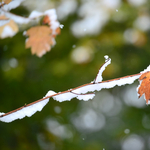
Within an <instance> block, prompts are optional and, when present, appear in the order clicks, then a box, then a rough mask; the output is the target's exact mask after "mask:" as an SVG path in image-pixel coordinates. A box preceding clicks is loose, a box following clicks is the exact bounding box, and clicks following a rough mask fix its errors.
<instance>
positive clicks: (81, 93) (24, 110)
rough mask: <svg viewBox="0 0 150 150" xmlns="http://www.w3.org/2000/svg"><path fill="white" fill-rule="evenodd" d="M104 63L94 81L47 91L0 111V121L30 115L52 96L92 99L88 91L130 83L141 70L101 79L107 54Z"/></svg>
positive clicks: (59, 98) (65, 99)
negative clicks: (14, 107) (105, 79)
mask: <svg viewBox="0 0 150 150" xmlns="http://www.w3.org/2000/svg"><path fill="white" fill-rule="evenodd" d="M105 59H106V60H105V63H104V64H103V65H102V67H101V68H100V70H99V72H98V75H97V76H96V79H95V80H94V82H91V83H87V84H84V85H81V86H79V87H76V88H73V89H70V90H67V91H63V92H59V93H56V92H54V91H51V90H50V91H48V93H47V94H46V96H45V97H44V98H42V99H40V100H37V101H35V102H32V103H30V104H27V105H25V106H23V107H20V108H18V109H16V110H13V111H10V112H8V113H0V121H3V122H11V121H14V120H16V119H22V118H24V117H25V116H28V117H30V116H32V115H33V114H34V113H35V112H37V111H41V110H42V109H43V107H44V106H45V105H46V104H47V103H48V101H49V98H50V97H52V98H53V99H54V100H57V101H59V102H63V101H70V100H71V99H73V98H77V99H79V100H84V101H87V100H89V99H93V98H94V96H95V93H89V92H94V91H100V90H101V89H109V88H113V87H114V86H116V85H118V86H122V85H125V84H132V83H133V82H134V81H135V80H136V79H138V78H139V77H140V76H141V75H142V73H143V72H141V73H138V74H134V75H129V76H125V77H121V78H116V79H112V80H107V81H102V73H103V71H104V70H105V68H106V66H107V65H109V64H110V63H111V59H110V58H108V56H105ZM147 71H150V67H148V68H147V70H144V73H145V72H147Z"/></svg>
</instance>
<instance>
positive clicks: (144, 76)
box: [138, 71, 150, 104]
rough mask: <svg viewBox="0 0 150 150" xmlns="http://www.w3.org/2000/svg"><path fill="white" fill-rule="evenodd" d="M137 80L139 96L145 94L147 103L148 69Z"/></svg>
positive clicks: (149, 95) (149, 93)
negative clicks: (138, 82) (139, 82)
mask: <svg viewBox="0 0 150 150" xmlns="http://www.w3.org/2000/svg"><path fill="white" fill-rule="evenodd" d="M139 80H140V81H141V84H140V86H139V88H138V94H139V97H141V96H142V95H143V94H145V99H146V104H148V101H149V100H150V71H147V72H145V73H143V74H142V75H141V76H140V78H139Z"/></svg>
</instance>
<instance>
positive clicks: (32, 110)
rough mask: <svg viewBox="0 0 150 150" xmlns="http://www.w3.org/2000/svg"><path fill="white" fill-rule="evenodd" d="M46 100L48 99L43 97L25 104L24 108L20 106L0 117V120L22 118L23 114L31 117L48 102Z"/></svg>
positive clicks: (7, 120) (9, 120)
mask: <svg viewBox="0 0 150 150" xmlns="http://www.w3.org/2000/svg"><path fill="white" fill-rule="evenodd" d="M48 101H49V99H45V100H43V101H40V102H37V103H35V104H32V105H30V106H25V107H24V108H22V109H20V110H18V111H16V112H13V113H10V114H8V115H6V116H3V117H0V121H3V122H12V121H14V120H16V119H22V118H24V117H25V116H27V117H31V116H32V115H33V114H34V113H36V112H37V111H41V110H42V109H43V107H44V106H45V105H46V104H47V103H48Z"/></svg>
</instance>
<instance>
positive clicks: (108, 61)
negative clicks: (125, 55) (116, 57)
mask: <svg viewBox="0 0 150 150" xmlns="http://www.w3.org/2000/svg"><path fill="white" fill-rule="evenodd" d="M104 58H105V64H103V65H102V67H101V68H100V69H99V72H98V74H97V76H96V79H95V83H98V82H101V81H102V80H103V78H102V73H103V71H104V70H105V68H106V67H107V66H108V65H109V64H110V63H111V59H110V58H109V57H108V56H107V55H106V56H104Z"/></svg>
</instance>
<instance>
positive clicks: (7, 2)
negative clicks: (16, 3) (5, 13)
mask: <svg viewBox="0 0 150 150" xmlns="http://www.w3.org/2000/svg"><path fill="white" fill-rule="evenodd" d="M11 1H12V0H3V2H4V3H5V4H9V3H10V2H11Z"/></svg>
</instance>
